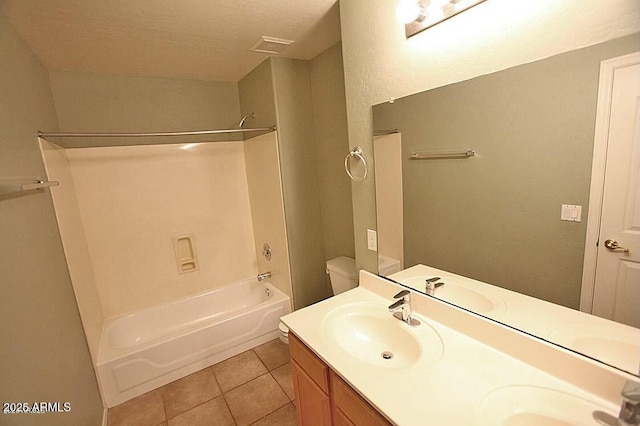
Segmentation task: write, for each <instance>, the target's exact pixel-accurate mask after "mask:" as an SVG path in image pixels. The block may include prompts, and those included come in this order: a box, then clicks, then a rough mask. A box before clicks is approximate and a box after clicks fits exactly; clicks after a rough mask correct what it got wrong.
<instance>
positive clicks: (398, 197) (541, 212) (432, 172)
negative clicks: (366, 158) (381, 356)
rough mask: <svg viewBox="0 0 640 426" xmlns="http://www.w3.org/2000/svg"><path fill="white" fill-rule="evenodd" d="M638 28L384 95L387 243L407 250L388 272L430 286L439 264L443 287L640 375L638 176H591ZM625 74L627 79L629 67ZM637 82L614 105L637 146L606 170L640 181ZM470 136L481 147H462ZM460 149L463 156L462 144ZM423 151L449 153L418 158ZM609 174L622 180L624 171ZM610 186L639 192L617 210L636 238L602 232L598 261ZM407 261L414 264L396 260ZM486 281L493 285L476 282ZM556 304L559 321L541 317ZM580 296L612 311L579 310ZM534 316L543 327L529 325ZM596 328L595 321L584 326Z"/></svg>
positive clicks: (388, 254)
mask: <svg viewBox="0 0 640 426" xmlns="http://www.w3.org/2000/svg"><path fill="white" fill-rule="evenodd" d="M639 40H640V39H639V37H638V35H637V34H634V35H632V36H628V37H624V38H620V39H616V40H612V41H609V42H606V43H602V44H598V45H594V46H590V47H587V48H583V49H579V50H575V51H571V52H567V53H563V54H560V55H557V56H553V57H550V58H547V59H543V60H540V61H537V62H533V63H530V64H525V65H519V66H516V67H513V68H510V69H506V70H503V71H499V72H496V73H493V74H489V75H485V76H480V77H476V78H474V79H471V80H468V81H464V82H460V83H456V84H451V85H449V86H444V87H440V88H436V89H432V90H429V91H427V92H423V93H418V94H414V95H411V96H407V97H405V98H402V99H396V100H395V101H394V102H393V103H385V104H380V105H376V106H374V108H373V122H374V129H375V130H374V132H375V134H377V136H375V138H374V150H375V168H376V203H377V213H378V247H379V254H380V255H381V256H382V257H384V258H391V259H397V261H398V265H399V266H398V268H395V269H393V270H388V271H382V270H380V274H381V275H387V276H389V277H390V278H392V279H395V280H396V281H399V282H401V283H404V284H405V285H408V286H411V287H413V288H415V289H417V290H419V291H423V292H427V289H426V288H425V283H424V280H426V279H427V278H433V277H436V276H440V277H441V278H442V281H445V282H446V284H445V285H444V286H442V287H441V288H439V289H437V290H435V292H433V294H434V296H435V297H439V294H440V295H441V296H442V298H443V299H446V297H445V296H446V295H449V297H450V298H451V301H453V303H459V304H460V306H462V307H466V308H467V309H471V310H475V311H476V312H478V313H481V314H483V315H487V316H488V317H492V316H493V317H495V319H497V320H499V321H504V322H507V323H508V321H510V320H511V321H513V322H512V323H510V324H509V325H512V326H514V327H517V328H521V329H524V331H527V332H530V333H532V334H536V335H540V334H542V335H540V337H542V338H544V339H547V340H551V339H554V341H555V342H556V343H559V344H562V345H564V346H566V347H569V348H571V349H573V350H576V351H579V352H582V353H584V354H586V355H587V356H590V357H592V358H595V359H600V360H602V361H603V362H606V363H608V364H612V365H614V366H615V367H618V368H622V369H624V370H626V371H629V370H631V371H629V372H631V373H632V374H636V375H637V374H638V363H639V360H640V349H639V348H638V346H639V345H640V332H639V331H638V330H637V328H632V327H638V326H639V325H640V311H639V306H640V272H639V271H640V267H639V263H638V262H639V260H640V259H639V257H638V253H639V252H640V244H639V243H638V240H637V238H638V237H637V235H638V229H640V213H639V211H638V209H639V208H640V207H638V204H639V203H638V202H637V201H638V198H636V197H638V195H637V187H636V188H635V190H633V189H629V190H624V189H620V188H622V185H623V184H620V183H616V184H614V185H613V187H612V189H609V190H608V192H607V187H606V186H605V187H604V190H603V189H602V188H601V189H600V192H599V193H598V192H597V188H596V192H594V189H593V188H590V185H593V184H592V183H591V180H592V162H593V161H594V134H596V133H597V132H598V131H600V132H601V133H604V134H605V135H606V134H607V132H608V131H607V126H608V124H607V125H605V127H604V132H603V131H602V130H598V129H597V128H596V122H597V120H596V107H597V106H598V96H599V95H598V93H599V72H600V63H601V61H605V60H608V59H610V58H616V57H620V56H623V55H628V54H630V53H632V52H635V51H638V50H640V44H639ZM628 70H630V71H627V72H626V73H627V74H628V75H629V78H630V79H632V78H633V76H634V75H635V77H636V82H635V83H633V82H631V81H630V82H628V84H630V85H633V84H636V85H637V84H638V83H637V76H638V74H639V73H638V71H637V65H636V68H635V71H634V69H633V68H628ZM612 72H613V71H612ZM616 73H617V74H616V81H617V82H620V81H621V80H623V78H622V77H621V73H620V72H618V71H617V70H616ZM625 84H627V83H625ZM612 87H613V86H612ZM629 87H630V86H628V87H627V86H625V87H623V88H618V89H616V88H613V92H614V95H613V97H610V99H612V100H611V101H610V102H609V105H610V111H611V113H610V115H611V117H614V116H616V114H618V116H619V117H621V118H620V123H621V124H619V125H620V126H621V129H622V130H621V132H622V133H623V134H626V135H627V139H628V142H625V143H626V144H627V145H625V146H627V148H624V149H627V150H629V152H628V153H626V154H625V153H622V154H615V155H616V156H617V157H615V156H612V155H610V156H609V161H610V163H609V164H608V165H607V170H610V169H616V170H622V172H620V174H621V175H624V174H625V173H626V176H634V173H635V177H636V182H637V176H638V161H637V158H636V159H635V163H634V162H633V161H629V158H632V156H631V154H632V152H631V151H633V152H634V153H635V154H634V155H636V157H637V155H638V154H637V152H638V149H637V147H638V145H639V143H638V139H637V138H638V136H637V131H636V132H635V133H634V132H633V126H634V125H637V124H638V123H637V122H636V121H637V120H638V115H637V114H636V112H637V111H636V108H637V99H638V98H637V94H636V92H637V88H636V89H633V90H632V89H629ZM605 89H606V90H608V89H611V87H609V88H606V87H605V88H604V89H603V88H600V92H601V96H602V92H603V90H605ZM606 90H605V92H606ZM616 90H617V91H618V92H620V96H622V97H621V98H620V99H618V98H616V95H615V93H616ZM624 93H626V94H627V96H626V97H624V96H623V95H622V94H624ZM629 94H630V95H629ZM623 98H624V99H623ZM600 103H601V105H599V106H598V108H600V109H602V110H603V111H604V108H605V107H604V106H603V102H602V101H600ZM623 104H624V105H625V106H624V107H621V106H620V105H623ZM607 108H609V107H607ZM616 108H618V109H619V110H620V111H623V110H624V112H619V113H618V112H616V111H617V110H616ZM624 108H627V109H629V111H631V112H629V111H627V110H625V109H624ZM605 121H606V120H605ZM614 124H615V123H613V118H612V123H611V125H614ZM600 126H601V124H600ZM601 127H602V126H601ZM385 129H387V130H388V129H398V130H399V131H398V132H397V133H394V132H385V131H384V130H385ZM625 129H626V130H625ZM629 129H631V130H629ZM636 129H637V127H636ZM378 131H380V132H378ZM625 132H626V133H625ZM634 138H635V139H634ZM604 140H605V142H604V145H603V146H604V147H605V148H604V150H605V152H606V149H607V148H606V147H607V139H606V137H605V138H604ZM610 145H611V144H610ZM597 147H598V140H597V137H596V148H597ZM634 147H635V148H634ZM470 149H471V150H474V151H475V152H474V154H475V155H462V154H463V153H466V152H467V151H468V150H470ZM624 149H623V151H624ZM453 150H456V151H458V152H459V153H460V154H461V155H460V156H454V155H451V154H452V151H453ZM415 153H422V154H424V153H427V154H443V153H444V154H445V155H436V158H429V159H411V156H412V155H413V154H415ZM595 155H596V160H597V161H599V159H598V156H600V157H602V161H605V158H606V156H605V155H604V154H603V153H600V152H598V151H597V152H596V154H595ZM597 161H596V163H597ZM612 161H615V162H616V163H615V164H613V163H611V162H612ZM596 163H594V165H595V164H596ZM598 167H600V168H602V169H604V167H603V166H594V176H595V177H594V182H595V183H596V185H595V186H596V187H597V186H598V181H597V179H596V178H597V177H598V175H597V173H598V170H599V169H598ZM607 179H608V180H607V182H609V183H610V182H612V181H613V179H624V178H621V177H620V176H618V177H615V178H612V179H609V178H608V177H607ZM604 180H605V179H604V177H603V178H602V181H604ZM624 185H626V183H624ZM600 186H602V184H600ZM629 188H632V187H629ZM603 191H604V193H605V195H604V196H605V200H607V201H608V200H610V199H611V200H613V198H615V197H614V196H613V195H615V194H618V195H620V197H618V198H619V199H620V200H622V201H620V200H617V201H615V202H619V203H622V205H623V206H625V205H626V207H622V208H620V209H618V211H622V210H623V211H624V213H625V214H624V215H619V216H620V217H623V219H621V220H622V222H624V223H621V224H619V225H613V226H614V228H615V226H618V227H619V228H620V230H618V231H615V232H617V233H615V232H614V231H613V230H612V231H611V232H612V235H613V234H614V233H615V235H614V237H615V238H616V239H617V240H618V242H619V245H620V246H625V244H626V245H629V246H630V247H631V250H630V252H629V253H625V252H624V251H623V250H607V249H605V248H604V244H602V245H601V247H599V248H598V249H596V248H595V242H596V240H597V235H596V237H595V238H596V239H594V240H593V249H592V248H591V246H588V247H587V260H588V264H587V267H586V268H585V266H584V264H583V262H584V261H585V242H587V241H589V238H594V237H593V236H590V235H591V234H593V232H592V231H591V227H595V229H596V230H597V229H598V228H599V226H600V225H598V224H597V223H596V224H595V225H594V224H589V227H588V226H587V225H588V216H589V215H588V214H587V213H590V214H591V215H592V216H593V217H594V218H598V217H600V208H601V207H600V206H598V205H599V204H600V203H599V200H601V199H602V192H603ZM590 194H596V196H595V197H594V196H593V195H591V197H593V199H594V200H595V201H592V200H590ZM612 194H613V195H612ZM624 194H626V195H624ZM607 197H608V198H607ZM590 201H592V203H597V204H598V205H595V206H594V205H590ZM611 203H614V201H611ZM624 203H626V204H624ZM612 205H613V204H612ZM634 206H635V207H634ZM561 216H562V219H561ZM602 217H603V218H604V217H605V211H604V210H603V211H602ZM603 220H604V219H603ZM602 226H603V230H604V229H605V228H606V226H605V225H602ZM607 226H609V225H607ZM625 227H626V228H625ZM614 228H611V229H614ZM622 228H625V229H622ZM596 232H597V231H596ZM603 232H604V231H603ZM633 235H635V238H636V239H635V240H634V239H633ZM603 237H604V235H603ZM614 237H611V236H607V237H606V238H614ZM625 247H626V246H625ZM591 250H593V251H594V252H595V250H607V254H608V255H611V256H612V259H614V260H613V262H614V263H613V266H608V270H607V271H608V272H606V273H603V274H600V275H602V277H600V276H599V278H598V280H599V281H598V284H596V285H595V290H594V282H595V281H594V280H595V278H593V279H591V283H590V284H589V281H590V279H589V277H590V274H593V271H592V270H591V269H593V270H595V271H596V273H595V274H593V275H594V277H595V276H597V275H598V271H597V269H596V263H595V255H594V256H593V257H594V259H592V260H589V256H590V254H589V253H590V251H591ZM604 257H605V255H600V257H599V259H602V258H604ZM592 263H593V265H592ZM415 265H428V267H427V266H415ZM411 267H415V268H418V269H415V268H411ZM403 268H409V272H407V271H403V272H397V270H399V269H403ZM420 268H426V269H420ZM431 268H437V269H431ZM583 269H584V270H585V274H584V275H585V279H584V282H585V283H586V284H583ZM445 271H448V272H445ZM447 274H449V275H447ZM444 275H447V279H445V276H444ZM415 277H419V278H415ZM465 277H468V278H465ZM600 282H602V284H600ZM485 283H490V284H491V286H487V285H486V284H485ZM480 289H482V294H480V295H474V293H478V292H479V291H480ZM581 291H582V296H581ZM487 294H491V297H489V298H487V296H486V295H487ZM483 295H484V298H483ZM519 297H520V298H519ZM581 297H582V298H581ZM456 299H457V300H456ZM496 300H503V301H505V303H506V306H505V308H504V309H498V310H496V311H493V310H491V309H489V310H488V312H484V313H483V312H481V311H482V309H483V307H485V308H486V307H487V306H489V305H490V304H491V303H494V302H496ZM549 302H550V303H549ZM465 303H467V304H468V306H464V305H465ZM501 303H502V302H500V303H498V304H497V305H495V306H502V305H501ZM509 303H511V304H517V305H518V306H519V310H520V311H521V312H518V311H514V307H513V306H509ZM556 305H557V306H556ZM581 305H582V306H581ZM556 308H557V312H559V314H558V315H559V316H558V321H561V322H560V323H557V324H556V325H555V326H554V327H552V324H547V325H548V326H547V327H536V326H535V324H536V323H539V322H540V321H539V319H540V318H541V317H542V316H544V315H550V312H551V311H549V309H552V310H553V309H556ZM579 308H581V309H582V310H583V311H586V312H593V313H594V314H597V315H598V316H599V317H603V318H608V320H607V319H602V318H599V317H591V316H589V315H586V314H584V313H581V312H578V311H577V310H578V309H579ZM536 309H537V311H536ZM525 312H526V313H527V314H528V315H527V316H526V318H525V316H523V315H522V314H523V313H525ZM568 312H571V313H572V314H573V315H571V314H568ZM507 313H508V315H507ZM586 318H588V319H586ZM547 320H548V318H545V321H543V322H545V324H546V323H547ZM610 320H614V321H616V322H612V321H610ZM594 321H595V322H594ZM530 323H533V324H534V326H533V327H531V328H530V329H527V324H530ZM623 323H624V324H626V325H623ZM538 325H539V324H538ZM607 327H612V328H615V329H616V331H615V333H613V334H611V333H609V335H610V337H612V338H613V340H615V342H614V341H613V340H607V339H604V336H606V335H607V333H606V332H604V331H603V330H606V329H608V328H607ZM587 328H589V329H590V330H591V331H590V332H589V333H586V334H584V333H583V334H580V333H582V332H584V331H585V329H587ZM630 333H631V334H630ZM579 335H580V336H582V337H580V338H579V339H578V337H576V336H579ZM629 336H631V338H630V337H629ZM633 337H635V338H633ZM603 339H604V340H603ZM606 345H608V348H607V350H606V351H605V350H604V349H603V348H604V346H606ZM612 348H618V349H619V350H620V351H625V350H626V351H627V352H626V353H627V355H628V356H627V357H626V358H625V360H624V361H620V362H618V361H616V359H618V358H616V357H615V356H614V357H611V356H609V355H607V354H605V352H611V351H613V352H616V350H615V349H612ZM623 358H624V356H623Z"/></svg>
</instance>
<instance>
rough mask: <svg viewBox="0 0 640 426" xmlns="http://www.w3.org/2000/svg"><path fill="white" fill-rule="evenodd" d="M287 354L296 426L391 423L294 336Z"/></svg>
mask: <svg viewBox="0 0 640 426" xmlns="http://www.w3.org/2000/svg"><path fill="white" fill-rule="evenodd" d="M289 351H290V352H291V370H292V374H293V387H294V391H295V404H296V414H297V416H298V424H299V425H302V426H308V425H338V426H342V425H348V426H361V425H362V426H378V425H380V426H383V425H390V424H391V423H389V422H388V421H387V420H386V419H385V418H384V417H383V416H381V415H380V414H379V413H378V412H377V411H376V410H375V408H373V407H372V406H371V405H369V403H367V401H365V400H364V399H363V398H362V397H361V396H360V395H358V393H357V392H356V391H355V390H354V389H353V388H351V386H349V385H348V384H347V383H346V382H345V381H344V380H342V379H341V378H340V377H339V376H338V375H337V374H336V373H335V372H334V371H333V370H331V369H330V368H329V367H328V366H327V365H326V364H325V363H324V362H323V361H322V360H321V359H320V358H318V357H317V356H316V354H314V353H313V351H311V349H309V348H308V347H307V346H306V345H305V344H304V343H302V342H301V341H300V340H299V339H298V338H297V337H296V336H295V335H294V334H293V333H289Z"/></svg>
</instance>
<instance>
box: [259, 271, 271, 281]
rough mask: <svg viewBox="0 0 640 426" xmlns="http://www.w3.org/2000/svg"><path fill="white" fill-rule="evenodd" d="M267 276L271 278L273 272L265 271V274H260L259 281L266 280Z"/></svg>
mask: <svg viewBox="0 0 640 426" xmlns="http://www.w3.org/2000/svg"><path fill="white" fill-rule="evenodd" d="M267 278H271V272H265V273H263V274H258V281H264V280H266V279H267Z"/></svg>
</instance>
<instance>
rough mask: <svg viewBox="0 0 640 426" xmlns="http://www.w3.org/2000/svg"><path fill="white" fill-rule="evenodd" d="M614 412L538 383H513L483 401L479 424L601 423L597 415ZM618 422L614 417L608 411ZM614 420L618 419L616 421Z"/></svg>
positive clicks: (551, 425) (583, 425)
mask: <svg viewBox="0 0 640 426" xmlns="http://www.w3.org/2000/svg"><path fill="white" fill-rule="evenodd" d="M606 412H615V407H607V406H604V405H602V404H599V403H596V402H594V401H590V400H587V399H584V398H580V397H578V396H575V395H572V394H569V393H565V392H561V391H557V390H554V389H548V388H542V387H537V386H526V385H522V386H520V385H514V386H505V387H502V388H498V389H496V390H494V391H492V392H490V393H489V394H487V395H486V396H485V397H484V398H483V400H482V401H481V402H480V410H479V412H478V424H479V425H480V426H489V425H503V426H504V425H507V426H538V425H548V426H588V425H594V426H596V425H600V424H601V423H600V422H598V421H597V420H596V419H595V418H594V415H595V416H602V415H606V414H605V413H606ZM607 416H608V417H609V418H612V419H613V420H614V422H615V417H613V416H611V415H607ZM613 424H615V423H613Z"/></svg>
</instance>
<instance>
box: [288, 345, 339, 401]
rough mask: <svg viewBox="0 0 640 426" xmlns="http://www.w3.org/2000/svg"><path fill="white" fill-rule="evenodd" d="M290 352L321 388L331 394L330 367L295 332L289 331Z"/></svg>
mask: <svg viewBox="0 0 640 426" xmlns="http://www.w3.org/2000/svg"><path fill="white" fill-rule="evenodd" d="M289 352H290V353H291V358H292V359H293V360H295V362H297V363H298V365H299V366H300V367H301V368H302V369H303V370H304V371H305V372H306V373H307V374H308V375H309V377H311V379H313V381H314V382H315V383H316V384H317V385H318V386H319V387H320V389H322V390H323V391H324V392H325V393H326V394H329V367H327V365H326V364H325V363H324V362H323V361H322V360H321V359H320V358H318V357H317V356H316V354H314V353H313V352H312V351H311V349H309V348H307V346H306V345H305V344H304V343H302V342H301V341H300V339H298V338H297V337H296V336H295V335H294V334H293V333H289Z"/></svg>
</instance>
